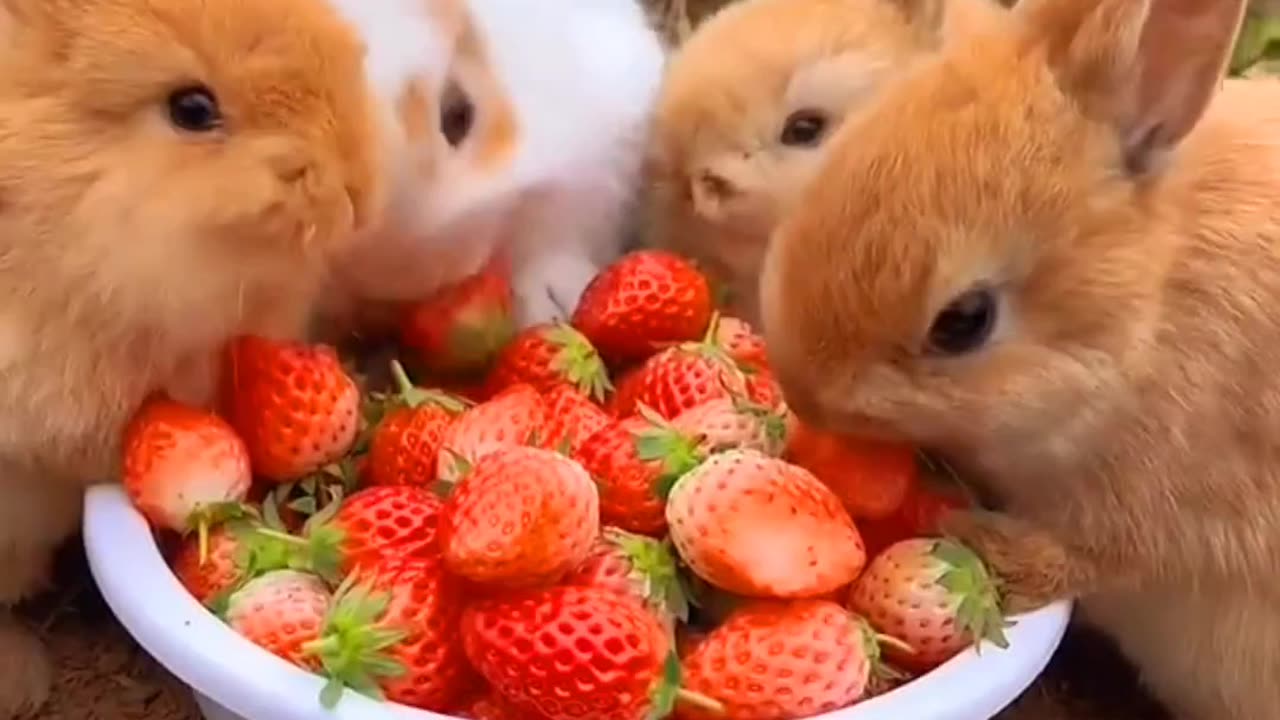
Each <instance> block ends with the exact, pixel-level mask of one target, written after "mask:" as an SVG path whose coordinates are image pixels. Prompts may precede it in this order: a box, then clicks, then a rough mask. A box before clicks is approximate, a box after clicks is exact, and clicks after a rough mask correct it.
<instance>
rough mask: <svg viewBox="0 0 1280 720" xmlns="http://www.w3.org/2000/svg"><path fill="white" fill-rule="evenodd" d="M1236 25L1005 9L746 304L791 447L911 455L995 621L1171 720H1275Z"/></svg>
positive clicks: (1268, 112)
mask: <svg viewBox="0 0 1280 720" xmlns="http://www.w3.org/2000/svg"><path fill="white" fill-rule="evenodd" d="M1244 5H1245V3H1244V1H1243V0H1146V1H1138V0H1022V2H1021V3H1019V5H1018V6H1017V7H1016V8H1015V9H1014V10H1012V11H1011V12H1010V14H1009V15H1008V16H1006V17H1007V19H1006V20H1003V21H1001V22H999V23H996V24H993V26H992V27H991V28H990V29H989V30H988V31H986V32H983V33H980V34H977V35H974V36H971V37H969V38H965V39H960V40H957V41H956V42H954V43H952V44H951V45H950V46H949V47H948V48H946V49H945V50H944V51H943V52H942V53H941V54H940V55H939V56H937V57H934V58H931V59H928V60H925V61H923V62H922V63H920V65H919V66H918V67H917V68H915V69H913V70H912V71H910V72H909V73H907V74H906V75H905V76H904V77H903V78H902V79H901V80H900V81H899V82H897V83H895V84H894V85H893V86H892V87H891V88H889V89H887V90H886V91H885V93H884V94H883V95H882V96H881V97H880V98H879V99H878V100H877V101H876V102H875V103H874V105H873V106H872V107H870V108H869V109H868V110H867V112H866V113H865V114H861V115H859V116H858V117H857V118H856V119H855V120H851V121H849V122H848V123H846V125H845V126H844V127H843V128H842V129H841V130H840V132H839V134H838V135H837V137H835V138H834V139H833V141H832V144H831V146H830V149H829V151H828V152H829V154H828V159H827V161H826V162H825V165H824V167H823V168H822V169H821V170H820V171H819V173H818V175H817V179H816V180H815V182H814V183H813V184H812V185H811V186H810V188H809V189H808V190H807V191H806V193H805V194H804V195H803V197H802V198H801V200H800V201H799V205H798V206H797V207H798V208H800V209H799V210H797V211H796V212H795V213H794V214H793V215H792V216H791V217H790V218H789V219H788V220H787V221H786V222H784V224H783V227H782V228H781V229H780V230H779V232H778V234H777V235H776V236H775V238H774V242H773V246H772V247H771V249H770V253H769V256H768V258H767V260H766V267H765V272H764V276H763V279H762V282H761V292H762V302H763V307H764V317H765V325H766V330H767V333H766V334H767V336H768V340H769V348H770V351H771V359H772V360H773V363H774V367H775V370H776V371H777V373H778V375H779V378H780V380H781V381H782V382H783V384H784V386H785V389H786V391H787V395H788V402H789V405H790V407H791V408H792V409H793V410H794V411H795V412H797V413H798V414H799V415H800V416H801V417H803V418H806V419H808V420H810V421H813V422H817V423H820V424H822V425H824V426H827V427H830V428H834V429H838V430H842V431H850V432H862V433H875V434H888V435H894V436H901V437H906V438H909V439H911V440H913V441H916V442H918V443H921V444H924V445H926V446H931V447H935V448H937V449H938V450H940V451H942V452H943V453H944V454H945V455H947V456H948V458H949V459H950V460H951V461H952V462H954V463H955V464H957V465H958V466H960V467H961V468H963V469H964V470H967V471H968V473H969V474H970V475H972V476H973V477H975V478H977V479H979V480H981V481H982V482H984V483H985V484H987V485H988V486H989V489H990V490H993V491H994V492H995V493H996V495H997V496H998V497H999V498H1000V499H1001V501H1002V505H1003V511H1002V512H1000V513H990V514H966V515H957V516H953V517H952V518H951V520H950V529H951V530H952V531H953V532H954V533H955V534H957V535H958V536H959V537H960V538H962V539H965V540H967V541H969V542H971V543H972V544H973V545H975V546H976V547H977V548H978V549H979V550H981V551H982V552H983V553H984V554H985V556H986V558H987V560H988V561H989V562H990V563H991V564H992V565H993V566H994V568H995V570H997V571H998V572H999V573H1000V574H1002V575H1003V576H1004V577H1005V579H1006V580H1007V583H1008V585H1007V591H1008V599H1009V601H1010V603H1011V605H1012V606H1013V607H1014V608H1028V607H1034V606H1037V605H1042V604H1044V603H1046V602H1049V601H1052V600H1055V599H1058V598H1064V597H1071V596H1079V597H1080V598H1081V605H1082V609H1083V611H1084V613H1085V614H1086V616H1087V617H1088V618H1089V619H1091V620H1092V621H1094V622H1095V623H1097V624H1098V625H1099V626H1100V627H1102V628H1103V629H1104V630H1106V631H1107V632H1108V633H1109V634H1110V635H1111V636H1113V637H1114V638H1115V639H1116V640H1117V641H1118V643H1119V644H1120V646H1121V647H1122V649H1123V650H1124V651H1125V653H1126V654H1127V655H1128V656H1129V657H1130V658H1131V659H1132V660H1133V661H1134V662H1135V664H1136V665H1137V666H1138V667H1139V669H1140V671H1141V674H1142V676H1143V678H1144V679H1145V680H1146V682H1148V683H1149V684H1150V686H1151V688H1152V689H1153V690H1154V691H1155V692H1156V694H1157V695H1158V696H1159V697H1160V698H1161V699H1162V700H1163V701H1164V702H1165V703H1166V704H1167V705H1168V706H1169V707H1170V709H1171V710H1172V711H1173V713H1174V715H1175V717H1177V718H1179V719H1180V720H1225V719H1227V718H1231V719H1232V720H1265V719H1267V718H1272V717H1275V713H1276V708H1277V707H1280V683H1277V682H1276V680H1275V678H1276V677H1277V674H1278V673H1280V616H1277V614H1276V611H1275V607H1276V601H1277V599H1280V580H1277V577H1278V576H1277V570H1278V569H1280V464H1277V461H1278V460H1280V380H1278V379H1277V374H1276V372H1275V368H1274V358H1275V356H1276V355H1277V353H1280V320H1278V319H1277V312H1276V308H1277V307H1280V204H1278V203H1277V201H1276V198H1277V197H1280V84H1278V83H1276V82H1274V81H1235V80H1230V81H1226V83H1225V85H1223V75H1224V73H1225V65H1226V61H1227V57H1228V55H1229V53H1230V50H1231V47H1232V43H1233V40H1234V37H1235V35H1236V33H1237V31H1238V28H1239V25H1240V20H1241V17H1242V14H1243V11H1244Z"/></svg>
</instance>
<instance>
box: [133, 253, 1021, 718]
mask: <svg viewBox="0 0 1280 720" xmlns="http://www.w3.org/2000/svg"><path fill="white" fill-rule="evenodd" d="M510 311H511V297H510V290H509V287H508V286H507V285H506V283H505V281H504V280H503V279H502V278H501V277H499V276H494V275H492V274H484V275H481V276H477V277H475V278H472V279H469V280H467V281H465V282H463V283H461V284H459V285H458V286H455V287H453V288H450V289H449V290H447V291H445V292H443V293H441V294H440V295H439V296H438V297H436V298H432V299H431V300H429V301H427V302H424V303H422V304H421V305H420V306H417V307H415V308H413V309H412V310H411V311H410V312H409V313H407V315H406V319H405V322H404V327H403V329H402V333H401V335H402V337H401V345H402V350H403V353H402V354H403V357H405V358H406V361H407V363H408V364H409V366H410V369H411V370H412V371H413V373H412V374H413V375H415V376H418V377H420V378H427V377H429V378H431V381H432V382H431V383H430V385H431V386H432V387H448V388H452V390H453V392H448V391H445V390H439V389H427V387H426V385H427V384H426V383H422V384H414V383H413V382H412V381H411V380H410V373H409V372H407V371H406V370H405V368H404V367H402V366H401V364H400V362H398V361H392V362H391V368H390V369H391V378H392V382H391V383H390V385H391V387H390V388H382V389H380V390H379V391H368V390H366V389H365V388H362V387H361V382H360V381H358V379H357V377H356V375H355V374H354V373H353V372H352V371H350V370H348V369H347V368H346V367H344V365H343V364H342V361H341V359H340V358H339V357H338V355H337V353H336V351H334V350H332V349H330V348H327V347H322V346H305V345H298V344H288V343H280V342H274V341H270V340H266V339H263V338H256V337H245V338H240V339H238V340H237V341H236V342H234V343H233V344H232V345H231V346H230V347H229V348H228V351H227V367H226V371H225V377H226V381H225V383H224V387H223V389H222V393H221V397H220V407H219V408H218V411H217V412H216V413H214V412H207V411H204V410H199V409H195V408H190V407H185V406H182V405H179V404H177V403H175V402H173V401H172V400H169V399H167V398H164V397H160V396H157V397H155V398H152V399H151V400H149V401H148V402H147V403H146V405H145V406H144V407H143V408H142V409H141V410H140V411H139V413H138V414H137V416H136V417H135V418H134V420H133V422H132V423H131V425H130V427H129V428H128V431H127V434H126V438H125V457H124V485H125V488H126V489H127V491H128V492H129V494H130V496H131V497H132V498H133V500H134V502H135V504H136V505H137V507H138V508H139V509H140V510H141V511H142V512H143V513H144V514H145V515H146V517H147V518H148V519H149V520H150V521H151V523H152V524H153V525H154V526H156V527H157V528H159V529H161V530H167V531H174V532H171V533H169V534H168V537H170V538H172V539H173V540H174V542H175V543H176V549H175V551H174V553H173V556H172V567H173V569H174V572H175V574H176V575H177V577H178V578H179V579H180V581H181V582H182V584H183V585H184V586H185V587H186V588H187V589H188V590H189V591H190V592H191V593H192V594H193V595H194V596H195V597H196V598H197V599H198V600H200V601H201V602H203V603H205V604H206V605H207V606H208V607H209V608H210V609H211V610H212V611H214V612H216V613H218V614H219V616H220V617H222V618H223V619H224V620H225V622H226V623H227V624H228V625H229V626H230V627H231V628H232V629H233V630H235V631H236V632H238V633H240V634H241V635H243V636H244V637H246V638H248V639H249V640H251V641H253V642H254V643H256V644H258V645H260V646H261V647H263V648H266V649H267V650H269V651H271V652H272V653H275V654H276V655H278V656H279V657H281V658H283V659H285V660H287V661H288V662H291V663H293V664H295V665H297V666H299V667H301V668H305V669H307V670H309V671H312V672H315V673H317V674H319V675H322V676H324V677H326V678H328V679H329V682H328V684H327V685H326V687H325V691H324V692H323V693H322V696H321V701H322V702H324V703H325V704H326V705H332V704H333V703H335V702H338V701H339V699H340V697H341V694H342V692H343V690H344V688H351V689H353V690H356V691H358V692H362V693H365V694H367V695H370V696H374V697H380V698H385V699H387V700H390V701H394V702H399V703H404V704H407V705H412V706H417V707H420V708H425V709H429V710H433V711H437V712H445V713H451V714H454V715H458V716H462V717H470V718H476V719H477V720H482V719H483V720H494V719H498V718H503V719H511V720H515V719H517V718H525V719H530V720H538V719H547V720H583V719H591V720H641V719H642V718H660V717H664V716H667V715H670V714H673V713H674V714H675V715H676V716H678V717H682V718H690V719H692V718H730V719H734V718H742V719H748V718H749V719H751V720H773V719H777V720H785V719H788V718H799V717H806V716H811V715H815V714H819V713H822V712H827V711H831V710H835V709H838V708H842V707H845V706H848V705H851V704H853V703H856V702H858V701H860V700H862V699H864V698H865V697H867V696H869V695H871V694H875V693H877V692H884V691H886V690H888V689H890V688H892V687H893V686H894V685H896V684H898V683H900V682H902V681H905V680H908V679H909V678H910V677H912V675H913V674H919V673H923V672H927V671H929V670H930V669H932V668H933V667H936V666H937V665H939V664H940V663H942V662H944V661H946V660H947V659H949V658H950V657H952V656H954V655H955V654H957V653H958V652H960V651H961V650H963V649H964V648H966V647H968V646H970V645H973V644H975V643H978V642H981V641H982V640H990V641H992V642H994V643H996V644H997V645H1000V646H1003V645H1004V638H1003V635H1002V631H1003V629H1004V628H1005V627H1006V623H1005V621H1004V620H1003V619H1002V617H1001V613H1000V608H999V599H998V593H997V588H996V583H995V581H994V579H993V578H991V577H989V576H988V574H987V572H986V570H985V569H984V567H983V565H982V563H981V562H980V561H979V560H978V558H977V557H976V556H975V555H974V554H973V553H972V552H971V551H969V550H967V549H966V548H964V547H962V546H960V545H959V544H957V543H955V542H952V541H949V540H946V539H943V538H940V537H936V535H937V532H938V529H937V526H936V523H937V520H938V517H939V516H940V514H941V513H942V512H943V511H945V510H947V509H948V508H952V507H959V506H962V505H963V504H964V496H963V495H961V494H957V492H956V491H955V490H951V489H945V488H944V487H943V486H941V485H937V484H935V483H934V482H933V478H932V477H931V473H929V472H927V468H925V467H924V466H921V465H919V464H918V462H917V453H916V452H915V451H914V450H913V449H912V448H910V447H905V446H900V445H893V444H885V443H879V442H869V441H861V440H855V439H851V438H843V437H836V436H832V435H828V434H825V433H822V432H819V431H817V430H815V429H813V428H810V427H807V426H805V425H803V424H801V423H799V422H798V421H796V420H795V418H793V417H791V416H790V415H789V413H788V412H787V409H786V407H785V405H784V404H783V402H782V399H781V394H780V392H779V389H778V387H777V385H776V383H775V382H774V380H773V377H772V374H771V372H770V370H769V364H768V359H767V357H766V354H765V346H764V342H763V341H762V340H761V338H760V337H759V336H758V335H756V334H755V333H754V332H753V331H752V329H751V328H750V327H749V326H748V325H747V324H746V323H744V322H742V321H740V320H737V319H734V318H730V317H720V316H719V315H718V314H717V313H715V311H714V309H713V303H712V297H711V291H710V289H709V287H708V284H707V281H706V279H705V278H704V277H703V276H702V275H701V274H700V273H699V272H698V271H697V270H696V269H695V268H694V267H693V266H692V265H690V264H689V263H687V262H686V261H684V260H683V259H681V258H679V257H677V256H674V255H671V254H668V253H663V252H657V251H641V252H636V253H633V254H630V255H628V256H626V257H624V258H623V259H621V260H619V261H618V262H617V263H615V264H614V265H613V266H611V267H609V268H608V269H606V270H605V271H603V272H602V273H601V274H600V275H599V276H598V277H597V278H596V279H595V280H594V281H593V283H592V284H591V285H590V286H589V288H588V289H587V291H586V292H585V293H584V295H583V297H582V299H581V302H580V305H579V307H577V308H576V311H575V312H574V314H573V316H572V322H571V323H566V324H556V325H547V326H537V327H532V328H529V329H526V330H523V331H521V332H518V333H515V332H513V331H512V325H511V312H510ZM869 559H870V562H868V560H869Z"/></svg>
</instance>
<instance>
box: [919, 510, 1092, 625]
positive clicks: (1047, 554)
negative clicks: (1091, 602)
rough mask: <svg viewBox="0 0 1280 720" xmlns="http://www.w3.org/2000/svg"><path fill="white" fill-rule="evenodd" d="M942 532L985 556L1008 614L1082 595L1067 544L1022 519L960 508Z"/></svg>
mask: <svg viewBox="0 0 1280 720" xmlns="http://www.w3.org/2000/svg"><path fill="white" fill-rule="evenodd" d="M942 531H943V533H944V534H946V535H948V536H950V537H953V538H955V539H956V540H959V541H960V542H962V543H964V544H965V545H967V546H969V547H970V548H972V549H973V550H974V551H975V552H977V553H978V554H979V555H980V556H982V559H983V560H984V561H985V562H986V564H987V568H988V569H989V570H990V571H991V572H992V573H993V574H994V575H995V576H996V577H997V578H999V580H1000V587H1001V600H1002V607H1003V609H1004V611H1005V612H1006V613H1011V614H1017V613H1023V612H1029V611H1031V610H1037V609H1039V608H1042V607H1044V606H1045V605H1048V604H1049V603H1052V602H1055V601H1057V600H1062V599H1064V598H1069V597H1074V596H1076V595H1078V594H1079V593H1078V592H1077V588H1075V587H1073V583H1072V577H1073V575H1074V572H1073V568H1072V566H1071V558H1070V557H1069V555H1068V552H1067V550H1066V548H1064V547H1063V546H1062V545H1061V544H1060V543H1059V542H1058V541H1057V540H1055V539H1054V538H1052V537H1051V536H1050V535H1049V534H1048V533H1045V532H1042V531H1039V530H1037V529H1035V528H1033V527H1030V526H1029V525H1027V524H1025V523H1023V522H1022V521H1020V520H1017V519H1015V518H1012V517H1009V516H1007V515H1002V514H999V513H990V512H982V511H969V512H955V513H950V514H948V515H947V516H946V517H945V518H944V519H943V521H942Z"/></svg>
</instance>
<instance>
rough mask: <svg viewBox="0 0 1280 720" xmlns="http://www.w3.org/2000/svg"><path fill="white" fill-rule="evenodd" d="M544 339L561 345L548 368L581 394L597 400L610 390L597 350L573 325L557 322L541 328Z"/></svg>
mask: <svg viewBox="0 0 1280 720" xmlns="http://www.w3.org/2000/svg"><path fill="white" fill-rule="evenodd" d="M542 337H543V339H544V340H546V341H547V342H549V343H551V344H552V345H554V346H556V347H558V348H560V349H559V351H557V352H556V354H555V357H553V358H552V359H551V369H552V370H554V371H555V372H557V373H559V374H560V376H561V377H563V378H564V379H565V380H566V381H568V382H569V383H570V384H572V385H573V386H574V387H576V388H577V389H578V391H579V392H581V393H582V394H583V395H586V396H587V397H589V398H592V399H593V400H595V401H596V402H604V399H605V397H606V396H608V394H609V393H610V392H612V391H613V383H611V382H610V381H609V371H608V370H607V369H606V368H605V366H604V360H603V359H601V357H600V353H598V352H596V348H595V346H594V345H592V344H591V341H590V340H588V339H587V337H586V336H585V335H583V334H582V333H580V332H578V331H577V330H575V329H574V328H573V327H572V326H570V325H567V324H565V323H562V322H558V323H556V324H554V325H552V326H551V327H549V328H547V329H546V330H543V331H542Z"/></svg>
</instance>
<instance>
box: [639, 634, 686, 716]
mask: <svg viewBox="0 0 1280 720" xmlns="http://www.w3.org/2000/svg"><path fill="white" fill-rule="evenodd" d="M680 682H681V672H680V657H679V656H678V655H676V652H675V651H674V650H672V651H671V652H669V653H667V659H666V660H665V661H664V662H663V663H662V677H661V678H659V680H658V683H657V684H656V685H655V686H654V688H653V692H652V693H651V694H650V703H651V705H652V707H651V708H650V710H649V714H648V716H647V718H648V720H662V718H665V717H667V716H668V715H670V714H671V713H672V712H673V711H674V710H675V708H676V697H677V696H678V694H679V692H680Z"/></svg>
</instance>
